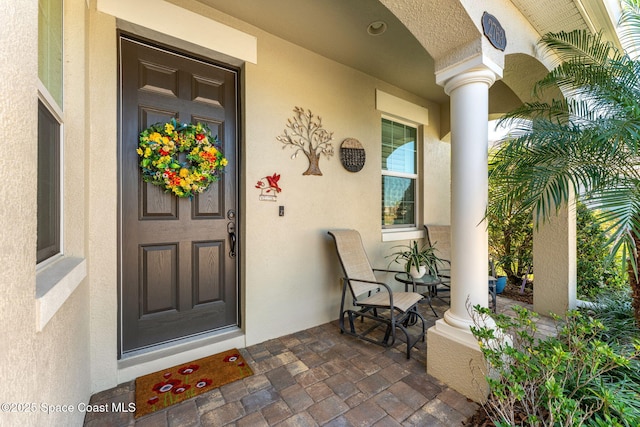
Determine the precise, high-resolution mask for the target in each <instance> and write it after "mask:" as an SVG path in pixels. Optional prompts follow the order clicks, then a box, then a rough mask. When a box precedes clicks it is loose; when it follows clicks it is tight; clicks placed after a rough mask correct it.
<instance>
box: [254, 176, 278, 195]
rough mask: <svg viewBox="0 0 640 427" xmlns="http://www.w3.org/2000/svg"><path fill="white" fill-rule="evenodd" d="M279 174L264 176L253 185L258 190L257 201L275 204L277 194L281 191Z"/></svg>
mask: <svg viewBox="0 0 640 427" xmlns="http://www.w3.org/2000/svg"><path fill="white" fill-rule="evenodd" d="M278 181H280V174H279V173H274V174H273V175H271V176H265V177H264V178H261V179H260V181H258V182H257V183H256V185H255V187H256V188H257V189H259V190H260V197H259V200H263V201H269V202H275V201H277V200H278V193H279V192H281V191H282V189H281V188H280V185H278Z"/></svg>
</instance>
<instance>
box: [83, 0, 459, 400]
mask: <svg viewBox="0 0 640 427" xmlns="http://www.w3.org/2000/svg"><path fill="white" fill-rule="evenodd" d="M176 3H179V4H181V5H182V6H185V7H192V9H193V10H195V11H197V12H198V13H201V14H203V15H204V16H207V17H209V18H211V19H214V20H216V21H219V22H221V23H224V24H226V25H231V26H233V27H234V28H236V29H238V30H241V31H243V32H245V33H247V34H249V35H252V36H255V37H256V38H257V46H258V55H257V57H258V61H257V64H252V63H246V64H245V65H244V66H243V68H242V86H243V88H242V89H243V91H242V93H243V95H242V96H241V99H240V103H241V106H242V109H243V115H242V117H241V135H242V141H241V149H240V150H241V159H242V163H241V181H240V185H241V186H240V200H241V204H240V214H241V224H242V227H241V228H240V239H241V241H240V242H241V248H242V252H241V255H242V257H241V267H240V278H241V295H242V301H243V304H242V307H241V311H242V316H243V319H242V320H243V333H244V337H245V338H244V341H243V343H244V345H251V344H254V343H258V342H262V341H264V340H267V339H270V338H274V337H278V336H282V335H284V334H287V333H290V332H294V331H298V330H302V329H305V328H308V327H311V326H315V325H318V324H322V323H325V322H328V321H331V320H334V319H336V318H337V317H338V310H339V297H340V288H339V274H340V273H339V270H338V263H337V258H336V257H335V254H334V250H333V247H332V243H331V241H330V240H329V236H328V235H327V230H329V229H331V228H344V227H350V228H357V229H359V230H360V231H361V233H362V235H363V239H364V241H365V245H366V246H367V249H368V250H369V253H370V255H371V257H372V260H373V261H374V262H375V264H376V265H377V266H381V267H384V266H386V265H387V260H385V259H384V255H385V254H387V253H388V252H389V251H388V248H389V247H390V246H392V245H393V244H395V243H394V242H389V243H384V244H383V243H382V242H381V226H380V191H381V184H380V164H381V160H380V159H381V157H380V156H381V155H380V145H379V144H380V117H381V113H380V112H379V111H377V110H376V104H375V91H376V89H382V90H384V91H385V92H387V93H390V94H392V95H393V96H396V97H399V98H402V99H405V100H407V101H410V102H412V103H414V104H416V105H419V106H420V107H423V108H426V109H427V110H428V111H429V115H430V116H429V117H430V123H429V125H428V126H427V127H425V128H424V130H423V135H424V140H425V141H424V145H423V147H421V153H422V155H424V157H425V163H424V169H425V176H427V177H428V181H426V182H425V184H424V185H423V186H422V188H421V191H422V193H423V194H424V195H425V198H424V212H425V215H426V216H427V219H428V218H429V217H430V218H433V219H434V220H435V221H438V222H446V220H447V219H448V209H449V203H448V196H447V194H448V189H449V171H448V166H447V165H448V162H447V159H448V147H449V146H448V144H446V143H443V142H440V141H438V140H437V136H436V135H438V129H437V127H436V126H437V124H438V123H439V112H438V106H437V105H436V104H433V103H430V102H429V101H427V100H424V99H419V98H417V97H415V96H413V95H411V94H409V93H405V92H403V91H401V90H399V89H397V88H395V87H393V86H390V85H388V84H386V83H384V82H381V81H378V80H375V79H373V78H371V77H369V76H367V75H365V74H363V73H361V72H359V71H356V70H354V69H351V68H348V67H346V66H344V65H341V64H338V63H335V62H333V61H330V60H328V59H326V58H324V57H321V56H319V55H317V54H315V53H313V52H310V51H308V50H305V49H302V48H300V47H298V46H296V45H294V44H291V43H289V42H286V41H284V40H282V39H279V38H276V37H273V36H271V35H269V34H267V33H265V32H263V31H261V30H259V29H257V28H255V27H252V26H249V25H246V24H244V23H241V22H238V21H237V20H234V19H232V18H229V17H227V16H224V15H222V14H220V13H218V12H216V11H214V10H211V9H207V8H205V7H203V6H202V5H201V4H193V3H190V2H176ZM116 25H117V24H116V20H115V19H114V18H113V17H111V16H109V15H107V14H104V13H100V12H92V16H91V37H90V46H91V49H90V51H91V52H94V54H92V55H91V58H90V64H91V77H90V84H91V91H90V98H89V99H90V112H91V117H92V118H94V119H95V118H99V119H95V120H93V121H92V128H91V138H90V140H91V142H90V151H89V164H90V177H91V179H90V191H89V199H90V204H89V216H90V222H91V224H92V226H90V231H89V236H90V240H91V245H90V255H91V259H92V260H100V262H92V263H91V264H90V268H89V271H90V273H89V274H90V277H91V301H92V326H91V336H92V338H91V355H92V363H91V366H92V380H93V388H94V389H104V388H107V387H110V386H113V385H115V384H116V383H117V382H118V381H121V380H124V379H126V378H128V377H130V376H131V375H133V373H135V372H136V371H135V369H131V368H128V370H126V371H121V373H120V376H118V374H117V372H116V371H117V369H118V368H117V363H118V362H117V360H116V358H115V356H114V355H115V354H116V353H117V287H116V284H117V260H116V251H117V240H116V233H117V229H116V225H117V204H116V197H117V186H116V184H117V182H116V181H117V177H116V165H117V159H116V152H117V127H116V119H117V98H116V94H117V92H116V90H117V57H116V45H115V44H116V33H117V28H116ZM125 26H126V25H125ZM176 44H178V45H181V47H183V48H184V46H182V42H181V41H178V40H176ZM98 52H99V54H98ZM418 72H419V70H418ZM295 106H300V107H303V108H305V109H310V110H311V111H312V112H313V113H314V114H317V115H320V116H321V117H322V120H323V125H324V127H325V128H326V129H327V130H329V131H331V132H333V135H334V141H333V145H334V148H335V152H336V154H335V155H334V156H333V157H331V158H326V157H324V158H322V159H321V160H320V169H321V170H322V172H323V176H303V175H302V173H303V172H304V171H305V170H306V168H307V160H306V158H305V157H304V156H303V155H302V154H300V155H299V156H298V158H297V159H294V160H292V159H290V156H291V154H292V153H293V151H292V150H290V149H289V148H285V149H283V148H282V147H283V145H282V144H281V143H280V142H278V141H277V140H276V137H277V136H278V135H280V134H281V133H282V132H283V130H284V128H285V124H286V121H287V119H289V118H290V117H292V116H293V108H294V107H295ZM347 137H351V138H357V139H358V140H359V141H360V142H361V143H362V144H363V146H364V147H365V150H366V155H367V162H366V165H365V167H364V169H363V170H362V171H361V172H359V173H351V172H348V171H347V170H346V169H344V168H343V167H342V165H341V164H340V160H339V155H338V151H339V146H340V143H341V142H342V141H343V140H344V139H345V138H347ZM273 173H279V174H280V175H281V180H280V184H281V187H282V189H283V191H282V193H280V194H279V195H278V202H276V203H273V202H265V201H259V200H258V196H259V191H258V190H257V189H256V188H254V186H255V183H256V182H257V181H258V180H259V179H261V178H263V177H264V176H266V175H271V174H273ZM436 198H438V200H436ZM280 205H282V206H284V207H285V215H284V217H279V216H278V206H280ZM420 222H423V220H422V219H421V220H420ZM98 224H99V225H100V226H97V225H98ZM383 248H387V249H383ZM220 346H224V342H223V343H221V344H220ZM183 357H185V358H186V357H189V356H188V355H186V354H185V355H184V356H183ZM177 358H178V359H177V360H180V356H177ZM172 360H175V359H172ZM176 363H179V362H176ZM141 369H142V370H144V369H150V368H144V367H143V368H141Z"/></svg>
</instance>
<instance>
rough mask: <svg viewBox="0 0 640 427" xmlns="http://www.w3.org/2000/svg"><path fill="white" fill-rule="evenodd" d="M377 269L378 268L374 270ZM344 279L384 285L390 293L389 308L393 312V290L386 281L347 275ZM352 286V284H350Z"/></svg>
mask: <svg viewBox="0 0 640 427" xmlns="http://www.w3.org/2000/svg"><path fill="white" fill-rule="evenodd" d="M374 271H376V270H374ZM344 280H346V281H347V282H351V281H354V282H362V283H371V284H373V285H380V286H382V287H384V288H385V289H386V290H387V293H388V294H389V308H390V309H391V311H392V312H393V291H392V290H391V287H390V286H389V285H387V284H386V283H384V282H378V281H375V280H365V279H354V278H353V277H345V278H344ZM349 286H351V285H349Z"/></svg>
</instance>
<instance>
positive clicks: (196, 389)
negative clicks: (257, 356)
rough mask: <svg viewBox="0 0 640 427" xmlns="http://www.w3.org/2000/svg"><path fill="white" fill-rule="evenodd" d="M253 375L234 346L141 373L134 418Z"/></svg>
mask: <svg viewBox="0 0 640 427" xmlns="http://www.w3.org/2000/svg"><path fill="white" fill-rule="evenodd" d="M251 375H253V371H252V370H251V368H250V367H249V365H248V364H247V362H245V360H244V358H243V357H242V355H241V354H240V352H239V351H238V349H235V348H234V349H231V350H227V351H225V352H222V353H218V354H214V355H213V356H209V357H205V358H203V359H198V360H194V361H193V362H189V363H183V364H181V365H177V366H174V367H172V368H168V369H163V370H162V371H158V372H154V373H152V374H149V375H145V376H142V377H138V378H136V413H135V418H138V417H142V416H143V415H147V414H150V413H152V412H154V411H158V410H161V409H164V408H166V407H168V406H171V405H174V404H176V403H179V402H182V401H183V400H187V399H190V398H192V397H195V396H198V395H199V394H202V393H206V392H207V391H210V390H213V389H215V388H218V387H221V386H223V385H225V384H229V383H232V382H234V381H237V380H240V379H242V378H246V377H250V376H251Z"/></svg>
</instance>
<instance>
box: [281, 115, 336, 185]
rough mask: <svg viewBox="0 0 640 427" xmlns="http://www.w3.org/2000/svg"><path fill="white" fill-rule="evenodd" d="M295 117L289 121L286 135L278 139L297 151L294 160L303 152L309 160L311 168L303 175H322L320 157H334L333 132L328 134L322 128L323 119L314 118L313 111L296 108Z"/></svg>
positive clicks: (292, 156) (293, 155)
mask: <svg viewBox="0 0 640 427" xmlns="http://www.w3.org/2000/svg"><path fill="white" fill-rule="evenodd" d="M293 112H294V113H295V116H293V119H289V120H288V121H287V125H286V126H287V129H285V130H284V134H282V135H280V136H278V137H276V139H277V140H278V141H280V142H282V143H283V144H284V147H282V148H285V147H287V146H289V147H291V148H293V149H294V150H295V151H294V152H293V154H292V155H291V158H292V159H295V158H296V157H297V156H298V153H300V152H303V153H304V155H305V156H307V159H309V167H308V168H307V170H306V171H305V172H304V173H303V174H302V175H322V172H321V171H320V167H319V166H318V161H319V160H320V156H327V157H329V156H333V145H331V142H330V141H331V140H332V139H333V132H328V131H327V130H325V129H323V128H322V118H321V117H320V116H314V115H313V113H311V110H308V111H306V110H305V109H304V108H301V107H295V108H294V109H293Z"/></svg>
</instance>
